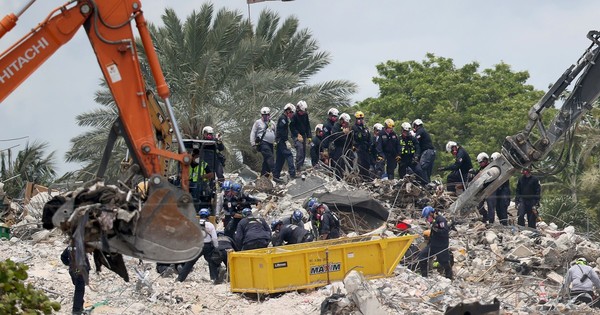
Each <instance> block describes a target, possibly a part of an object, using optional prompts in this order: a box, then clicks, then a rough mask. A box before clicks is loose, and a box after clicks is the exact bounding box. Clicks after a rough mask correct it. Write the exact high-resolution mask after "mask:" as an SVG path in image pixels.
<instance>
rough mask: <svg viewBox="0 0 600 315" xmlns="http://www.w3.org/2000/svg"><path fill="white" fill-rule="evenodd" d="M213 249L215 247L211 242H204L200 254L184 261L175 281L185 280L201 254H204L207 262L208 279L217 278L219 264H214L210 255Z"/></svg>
mask: <svg viewBox="0 0 600 315" xmlns="http://www.w3.org/2000/svg"><path fill="white" fill-rule="evenodd" d="M214 249H215V247H214V246H213V244H212V243H204V246H203V247H202V251H201V252H200V255H198V257H196V258H194V259H192V260H190V261H188V262H186V263H185V264H183V267H182V268H181V271H179V275H178V276H177V281H179V282H183V281H185V279H186V278H187V276H188V275H189V274H190V272H191V271H192V268H194V265H195V264H196V262H197V261H198V259H200V257H202V256H204V260H206V262H207V263H208V271H209V274H210V280H213V281H214V280H217V277H218V276H219V265H217V264H215V263H214V262H213V260H212V258H211V255H212V252H213V250H214Z"/></svg>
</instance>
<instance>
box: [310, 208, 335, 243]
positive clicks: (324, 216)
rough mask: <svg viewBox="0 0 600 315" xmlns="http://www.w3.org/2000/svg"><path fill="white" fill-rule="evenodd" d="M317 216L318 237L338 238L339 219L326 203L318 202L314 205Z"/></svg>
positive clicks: (324, 238)
mask: <svg viewBox="0 0 600 315" xmlns="http://www.w3.org/2000/svg"><path fill="white" fill-rule="evenodd" d="M316 210H317V213H318V218H319V221H320V223H319V239H320V240H330V239H335V238H339V237H340V236H341V233H340V219H339V218H338V217H337V215H336V214H334V213H333V212H332V211H331V210H329V207H328V206H327V205H326V204H323V203H319V204H317V207H316Z"/></svg>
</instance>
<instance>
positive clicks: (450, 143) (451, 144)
mask: <svg viewBox="0 0 600 315" xmlns="http://www.w3.org/2000/svg"><path fill="white" fill-rule="evenodd" d="M456 146H458V143H456V142H454V141H448V143H446V152H448V153H452V147H456Z"/></svg>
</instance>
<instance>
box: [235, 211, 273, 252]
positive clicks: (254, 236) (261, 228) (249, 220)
mask: <svg viewBox="0 0 600 315" xmlns="http://www.w3.org/2000/svg"><path fill="white" fill-rule="evenodd" d="M242 215H243V216H244V218H243V219H242V220H241V221H240V224H238V226H237V230H236V231H235V237H234V240H235V242H236V244H237V247H238V248H240V250H251V249H257V248H265V247H267V246H269V241H270V240H271V228H270V227H269V224H267V222H266V221H265V219H263V218H255V217H254V215H253V214H252V209H250V208H245V209H244V210H242Z"/></svg>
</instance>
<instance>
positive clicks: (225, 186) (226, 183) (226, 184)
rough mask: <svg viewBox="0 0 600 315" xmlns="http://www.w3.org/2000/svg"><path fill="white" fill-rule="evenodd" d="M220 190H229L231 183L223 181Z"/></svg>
mask: <svg viewBox="0 0 600 315" xmlns="http://www.w3.org/2000/svg"><path fill="white" fill-rule="evenodd" d="M221 188H222V189H223V190H225V191H229V190H231V181H230V180H226V181H224V182H223V185H221Z"/></svg>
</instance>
